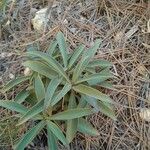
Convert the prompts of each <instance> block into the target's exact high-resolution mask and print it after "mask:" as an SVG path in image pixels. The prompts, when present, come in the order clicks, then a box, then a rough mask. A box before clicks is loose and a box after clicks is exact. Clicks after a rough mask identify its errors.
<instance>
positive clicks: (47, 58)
mask: <svg viewBox="0 0 150 150" xmlns="http://www.w3.org/2000/svg"><path fill="white" fill-rule="evenodd" d="M26 54H27V55H29V56H30V55H34V56H37V57H40V58H42V59H43V60H45V61H46V62H47V63H48V64H49V66H50V67H53V68H54V69H55V70H56V71H57V72H58V73H59V74H61V75H62V76H63V77H64V78H65V79H66V80H67V81H68V82H69V79H68V77H67V75H66V73H65V71H64V69H63V67H62V66H61V65H60V64H59V63H58V62H57V61H56V60H55V59H54V58H53V57H51V56H48V55H47V54H46V53H43V52H40V51H30V52H27V53H26Z"/></svg>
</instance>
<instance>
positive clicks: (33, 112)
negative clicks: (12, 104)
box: [18, 100, 44, 125]
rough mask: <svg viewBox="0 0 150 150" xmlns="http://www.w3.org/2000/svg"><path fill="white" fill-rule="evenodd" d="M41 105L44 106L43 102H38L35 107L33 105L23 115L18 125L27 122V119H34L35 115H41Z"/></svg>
mask: <svg viewBox="0 0 150 150" xmlns="http://www.w3.org/2000/svg"><path fill="white" fill-rule="evenodd" d="M43 105H44V100H42V101H40V102H38V103H37V104H36V105H34V106H33V107H32V108H30V109H29V110H28V111H27V112H26V114H24V115H23V116H22V117H21V118H20V120H19V123H18V125H21V124H23V123H25V122H26V121H28V120H29V119H31V118H33V117H35V116H36V115H37V114H39V113H41V112H42V111H43Z"/></svg>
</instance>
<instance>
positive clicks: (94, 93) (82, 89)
mask: <svg viewBox="0 0 150 150" xmlns="http://www.w3.org/2000/svg"><path fill="white" fill-rule="evenodd" d="M73 89H74V90H75V91H76V92H79V93H82V94H85V95H87V96H91V97H94V98H96V99H99V100H101V101H104V102H109V103H112V100H111V98H110V97H109V96H107V95H105V94H103V93H101V92H100V91H98V90H97V89H94V88H92V87H89V86H86V85H83V84H79V85H76V86H73Z"/></svg>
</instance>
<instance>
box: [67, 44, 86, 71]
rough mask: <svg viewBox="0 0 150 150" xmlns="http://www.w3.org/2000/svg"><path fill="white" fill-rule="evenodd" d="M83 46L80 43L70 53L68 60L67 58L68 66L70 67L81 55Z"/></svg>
mask: <svg viewBox="0 0 150 150" xmlns="http://www.w3.org/2000/svg"><path fill="white" fill-rule="evenodd" d="M84 48H85V46H84V45H80V46H79V47H78V48H77V49H75V51H74V53H73V54H72V56H71V58H70V60H69V65H68V68H69V69H70V68H71V67H72V66H73V65H74V64H75V63H76V62H77V60H78V58H79V57H80V56H81V54H82V52H83V50H84Z"/></svg>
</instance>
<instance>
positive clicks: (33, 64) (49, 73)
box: [23, 60, 57, 79]
mask: <svg viewBox="0 0 150 150" xmlns="http://www.w3.org/2000/svg"><path fill="white" fill-rule="evenodd" d="M23 65H24V66H26V67H29V68H30V69H31V70H33V71H35V72H38V73H39V74H41V75H44V76H46V77H48V78H50V79H52V78H54V77H55V76H56V75H57V73H56V72H55V71H54V70H52V69H51V68H50V67H49V66H47V65H46V64H44V63H42V62H40V61H35V60H34V61H26V62H24V63H23Z"/></svg>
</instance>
